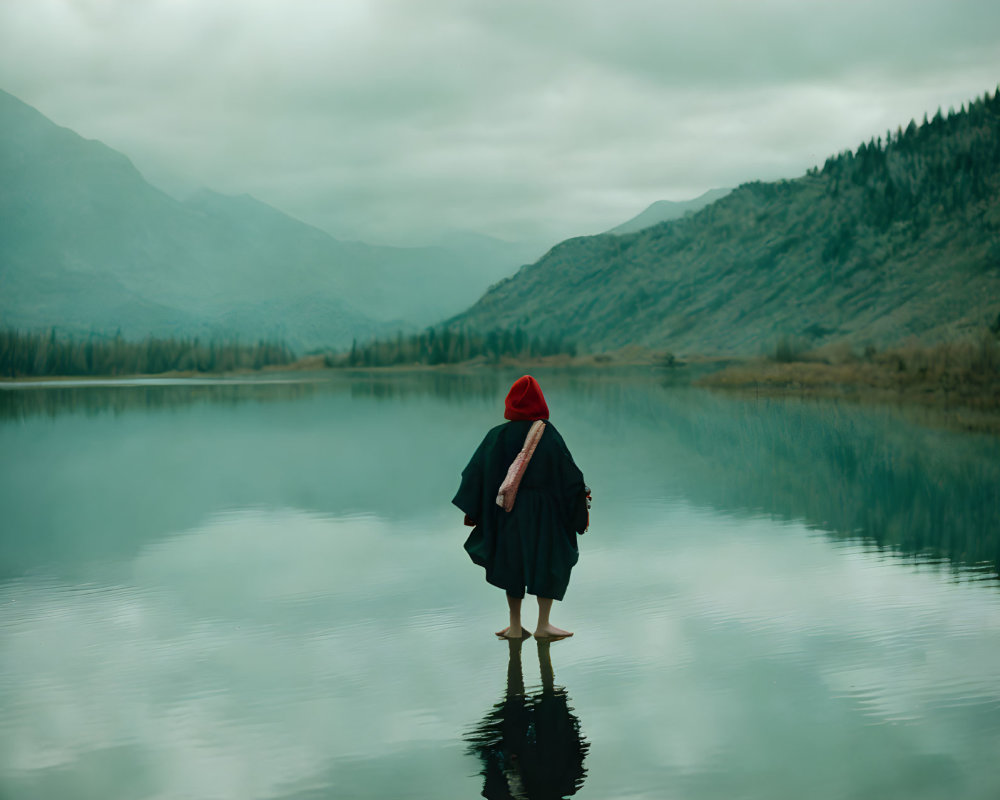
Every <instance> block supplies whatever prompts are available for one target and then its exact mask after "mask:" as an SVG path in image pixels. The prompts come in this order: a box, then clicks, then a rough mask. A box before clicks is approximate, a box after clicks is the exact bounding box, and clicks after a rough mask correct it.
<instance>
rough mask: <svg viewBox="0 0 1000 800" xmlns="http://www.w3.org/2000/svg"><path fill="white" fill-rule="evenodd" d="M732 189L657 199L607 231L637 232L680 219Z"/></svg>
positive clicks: (619, 232) (723, 195)
mask: <svg viewBox="0 0 1000 800" xmlns="http://www.w3.org/2000/svg"><path fill="white" fill-rule="evenodd" d="M731 191H732V189H709V190H708V191H707V192H705V193H704V194H700V195H698V196H697V197H695V198H694V199H693V200H680V201H675V200H657V201H656V202H655V203H653V204H652V205H650V206H649V207H648V208H646V210H645V211H643V212H642V213H641V214H638V215H636V216H634V217H632V219H630V220H628V221H627V222H623V223H622V224H621V225H616V226H615V227H614V228H611V230H608V231H605V233H618V234H622V233H635V232H636V231H641V230H643V229H644V228H650V227H652V226H653V225H658V224H660V223H661V222H668V221H670V220H673V219H680V218H681V217H683V216H684V215H685V214H693V213H694V212H695V211H700V210H701V209H703V208H704V207H705V206H707V205H710V204H711V203H714V202H715V201H716V200H719V199H721V198H723V197H725V196H726V195H727V194H729V193H730V192H731Z"/></svg>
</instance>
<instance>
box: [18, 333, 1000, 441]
mask: <svg viewBox="0 0 1000 800" xmlns="http://www.w3.org/2000/svg"><path fill="white" fill-rule="evenodd" d="M692 363H700V364H702V365H703V366H705V365H707V366H708V369H707V373H706V370H705V369H699V370H698V373H699V374H698V375H697V376H695V375H692V380H693V382H694V383H695V384H697V385H700V386H704V387H707V388H712V389H719V390H737V391H748V390H749V391H753V392H755V393H757V394H759V393H761V392H763V393H767V394H797V395H822V396H855V397H864V396H868V397H873V398H880V399H890V398H891V399H897V400H900V399H901V400H904V401H913V402H917V403H920V404H924V405H936V406H946V407H947V406H954V407H966V408H970V409H975V410H977V411H979V412H983V413H987V414H991V415H998V416H1000V319H998V320H997V322H996V323H995V324H994V325H993V326H992V327H991V328H990V329H984V330H983V331H981V332H980V334H979V335H977V336H973V337H969V338H966V339H963V340H959V341H953V342H946V343H940V344H935V345H921V344H919V343H917V342H911V343H908V344H905V345H900V346H896V347H890V348H887V349H883V350H876V349H875V348H873V347H867V348H865V349H863V350H861V351H858V350H856V349H854V348H852V347H851V346H850V345H849V344H847V343H840V344H832V345H827V346H825V347H822V348H819V349H813V350H810V349H807V348H806V347H804V346H802V345H801V344H799V343H797V342H796V341H795V340H794V339H790V338H787V337H785V338H782V339H779V340H778V342H777V344H776V345H775V347H774V348H773V350H772V351H771V352H770V353H768V354H767V355H765V356H761V357H757V358H728V359H725V360H722V359H718V360H717V363H718V368H712V366H711V360H710V359H698V358H693V357H690V358H686V359H685V360H683V361H681V360H678V359H677V358H676V357H675V356H674V355H673V354H672V353H670V352H667V351H654V350H649V349H646V348H640V347H631V348H624V349H623V350H620V351H617V352H615V353H597V354H586V353H580V352H579V351H578V348H577V346H576V345H575V343H573V342H570V341H567V340H564V339H562V338H559V337H554V336H553V337H549V338H547V339H542V338H540V337H537V336H528V335H527V334H526V333H525V332H524V331H523V330H521V329H520V328H515V329H514V330H508V331H503V330H494V331H490V332H488V333H486V334H476V333H470V332H468V331H461V330H460V331H455V330H449V329H447V328H445V329H427V330H425V331H422V332H420V333H415V334H410V335H404V334H402V333H399V334H397V335H396V336H394V337H391V338H386V339H373V340H371V341H369V342H367V343H365V344H358V343H357V342H354V343H353V345H352V347H351V348H350V350H345V351H341V352H328V353H314V354H311V355H307V356H304V357H298V356H297V355H296V354H295V353H294V352H293V351H292V350H291V349H290V348H289V347H287V346H286V345H284V344H283V343H280V342H267V341H260V342H256V343H252V344H250V343H240V342H238V341H235V340H219V341H216V340H209V341H202V340H200V339H198V338H182V339H172V338H152V337H150V338H146V339H143V340H141V341H128V340H126V339H124V338H123V337H122V336H120V335H117V336H114V337H111V338H107V337H105V338H98V337H97V336H89V337H87V338H73V337H64V336H60V335H59V334H58V333H57V332H56V331H55V330H51V331H49V332H47V333H24V332H19V331H14V330H10V329H7V330H2V329H0V378H2V379H7V380H17V379H26V378H27V379H30V378H61V377H126V376H136V375H163V374H201V375H211V374H226V373H233V372H245V371H253V370H264V369H283V370H290V371H291V370H296V369H303V370H304V369H309V370H317V369H382V368H386V369H411V368H414V367H446V366H470V365H481V366H513V365H535V364H537V365H546V364H549V365H557V366H576V367H580V368H600V367H607V366H624V365H637V366H644V367H646V368H649V369H661V368H662V369H667V368H670V369H675V370H676V369H677V368H679V367H684V366H685V365H688V364H692ZM997 429H998V430H1000V425H998V426H997Z"/></svg>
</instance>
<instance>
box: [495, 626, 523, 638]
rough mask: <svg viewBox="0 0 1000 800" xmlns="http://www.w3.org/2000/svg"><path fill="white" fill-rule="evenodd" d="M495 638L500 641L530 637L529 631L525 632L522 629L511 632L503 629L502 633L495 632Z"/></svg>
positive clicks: (508, 629)
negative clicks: (497, 637)
mask: <svg viewBox="0 0 1000 800" xmlns="http://www.w3.org/2000/svg"><path fill="white" fill-rule="evenodd" d="M497 636H499V637H500V638H501V639H527V638H528V637H529V636H531V631H526V630H525V629H524V628H517V629H516V630H514V631H511V629H510V628H509V627H507V628H504V629H503V630H502V631H497Z"/></svg>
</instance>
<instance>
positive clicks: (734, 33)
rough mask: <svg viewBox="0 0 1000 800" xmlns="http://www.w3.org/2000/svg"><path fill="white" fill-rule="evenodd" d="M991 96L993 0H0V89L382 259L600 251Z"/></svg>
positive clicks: (999, 57)
mask: <svg viewBox="0 0 1000 800" xmlns="http://www.w3.org/2000/svg"><path fill="white" fill-rule="evenodd" d="M998 81H1000V2H997V0H882V2H878V3H873V2H871V0H864V1H863V2H855V1H854V0H835V1H833V2H826V1H825V0H824V1H822V2H821V1H819V0H754V2H750V1H749V0H698V2H665V0H653V1H651V2H632V1H631V0H603V1H600V2H599V1H597V0H566V1H565V2H563V1H562V0H469V1H468V2H464V1H462V0H395V1H394V0H357V1H355V0H273V1H272V2H260V1H258V2H253V1H252V0H0V88H3V89H5V90H6V91H8V92H10V93H12V94H14V95H16V96H17V97H19V98H20V99H22V100H24V101H25V102H27V103H29V104H31V105H33V106H35V107H36V108H38V109H39V110H40V111H41V112H42V113H44V114H45V115H47V116H48V117H50V118H51V119H53V120H54V121H55V122H57V123H59V124H60V125H65V126H67V127H69V128H72V129H74V130H76V131H77V132H78V133H80V134H81V135H83V136H86V137H88V138H95V139H100V140H101V141H103V142H105V143H106V144H108V145H110V146H112V147H114V148H116V149H118V150H121V151H122V152H124V153H125V154H126V155H128V156H129V157H130V158H131V159H132V160H133V162H134V163H135V164H136V166H137V167H138V168H139V169H140V170H141V171H142V172H143V174H144V175H145V176H146V177H147V178H148V179H149V180H150V181H151V182H153V183H154V184H156V185H157V186H160V187H161V188H164V189H166V190H168V191H170V192H171V193H173V194H175V195H178V196H184V195H185V194H186V193H190V192H191V191H193V190H195V189H197V188H199V187H201V186H206V187H209V188H212V189H215V190H217V191H221V192H225V193H229V194H238V193H242V192H249V193H250V194H252V195H254V196H255V197H258V198H259V199H261V200H264V201H266V202H268V203H271V204H272V205H275V206H277V207H279V208H281V209H282V210H285V211H287V212H289V213H291V214H293V215H295V216H297V217H299V218H301V219H304V220H306V221H308V222H311V223H313V224H316V225H318V226H320V227H322V228H324V229H326V230H328V231H330V232H331V233H333V234H334V235H335V236H339V237H341V238H357V239H362V240H367V241H372V242H377V243H382V242H396V243H402V242H409V241H413V240H415V239H417V238H421V237H425V236H432V235H434V234H436V233H438V232H441V231H444V230H448V229H459V230H473V231H478V232H482V233H487V234H491V235H495V236H500V237H503V238H507V239H513V240H522V241H524V240H531V241H538V242H541V243H552V242H555V241H558V240H560V239H563V238H566V237H568V236H574V235H579V234H584V233H595V232H598V231H601V230H604V229H607V228H609V227H611V226H613V225H616V224H618V223H620V222H623V221H624V220H626V219H628V218H629V217H631V216H634V215H635V214H636V213H638V212H639V211H641V210H642V209H643V208H645V206H647V205H648V204H649V203H651V202H653V201H655V200H660V199H672V200H683V199H688V198H691V197H694V196H696V195H698V194H700V193H702V192H704V191H705V190H707V189H710V188H714V187H719V186H736V185H738V184H739V183H741V182H744V181H747V180H754V179H764V180H770V179H775V178H781V177H795V176H798V175H801V174H802V173H803V172H805V170H806V169H807V168H809V167H810V166H812V165H815V164H822V162H823V160H824V159H825V158H826V156H827V155H829V154H831V153H833V152H836V151H839V150H842V149H845V148H847V147H854V146H856V145H857V144H858V143H859V142H860V141H861V140H862V139H867V138H868V137H870V136H872V135H878V134H884V132H885V130H886V128H888V127H892V128H893V129H895V127H896V125H898V124H900V123H903V124H904V125H905V123H906V122H907V121H908V120H909V119H910V118H911V117H916V118H917V119H918V121H919V119H920V117H922V115H923V114H924V112H925V111H929V112H931V113H933V112H934V110H935V109H937V108H938V106H942V107H943V108H944V109H945V111H947V109H948V107H949V106H954V107H956V108H958V107H959V106H960V105H961V103H962V102H964V101H967V100H969V99H970V98H972V97H975V96H981V95H982V94H983V92H985V91H987V90H993V89H994V88H995V87H996V85H997V83H998Z"/></svg>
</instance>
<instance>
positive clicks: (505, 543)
mask: <svg viewBox="0 0 1000 800" xmlns="http://www.w3.org/2000/svg"><path fill="white" fill-rule="evenodd" d="M504 417H505V418H506V419H507V420H509V421H508V422H506V423H504V424H502V425H498V426H497V427H495V428H493V429H492V430H490V431H489V432H488V433H487V434H486V437H485V438H484V439H483V441H482V443H481V444H480V445H479V447H478V448H477V449H476V452H475V453H474V454H473V456H472V459H471V460H470V461H469V464H468V466H466V468H465V469H464V470H463V471H462V482H461V486H460V487H459V489H458V493H457V494H456V495H455V498H454V499H453V500H452V503H454V504H455V505H456V506H458V508H459V509H460V510H462V511H463V512H465V523H466V524H467V525H471V526H473V529H472V533H471V534H469V538H468V539H467V540H466V542H465V549H466V551H467V552H468V554H469V557H470V558H471V559H472V561H473V563H475V564H478V565H479V566H481V567H484V568H485V569H486V580H487V582H489V583H491V584H492V585H493V586H497V587H499V588H501V589H503V590H504V591H505V592H506V593H507V607H508V611H509V613H510V622H509V625H508V626H507V627H506V628H504V629H503V630H501V631H497V636H500V637H502V638H505V639H521V638H524V637H525V636H528V635H530V634H529V633H528V632H527V631H526V630H525V629H524V628H523V627H522V625H521V601H522V600H523V599H524V595H525V592H527V593H528V594H533V595H535V596H536V597H537V598H538V624H537V626H536V628H535V636H536V637H538V638H539V639H562V638H564V637H566V636H572V635H573V634H572V633H571V632H570V631H566V630H563V629H562V628H557V627H556V626H555V625H553V624H552V623H551V622H550V621H549V614H550V612H551V610H552V601H553V600H562V599H563V596H564V595H565V594H566V587H567V586H568V585H569V576H570V571H571V570H572V569H573V566H574V565H575V564H576V562H577V559H578V558H579V549H578V548H577V543H576V537H577V534H581V533H583V532H584V531H586V530H587V526H588V523H589V514H588V510H587V509H588V501H589V494H590V493H589V490H588V489H587V487H586V485H585V483H584V480H583V473H582V472H581V471H580V469H579V468H578V467H577V466H576V464H575V463H574V462H573V457H572V456H571V455H570V452H569V449H568V448H567V447H566V443H565V442H564V441H563V438H562V436H560V435H559V432H558V431H557V430H556V428H555V426H554V425H553V424H552V423H551V422H548V419H549V407H548V405H547V404H546V402H545V397H544V395H542V389H541V387H540V386H539V385H538V381H536V380H535V379H534V378H533V377H531V376H530V375H525V376H523V377H521V378H518V379H517V381H515V382H514V385H513V386H511V388H510V391H509V392H508V393H507V399H506V402H505V410H504ZM538 421H541V425H540V426H537V427H536V428H535V430H534V431H532V427H533V424H534V423H536V422H538ZM529 432H532V441H533V440H535V438H536V437H537V436H538V434H539V433H540V434H541V436H540V438H537V444H536V445H535V447H534V450H533V452H531V453H530V455H528V456H527V458H528V459H530V460H528V461H527V466H526V467H524V466H523V461H524V460H525V459H524V455H523V454H522V455H521V457H520V458H521V460H520V461H519V462H518V464H514V462H515V459H517V458H518V457H519V454H521V453H522V450H523V449H524V450H527V449H530V445H529V446H528V447H526V440H527V439H528V434H529ZM512 465H513V467H512ZM519 465H522V466H521V467H520V468H519ZM515 471H517V472H518V474H517V477H516V478H515V480H514V486H513V492H515V493H516V494H513V495H512V494H510V491H509V488H508V487H509V486H510V477H509V476H508V472H510V473H512V474H513V473H514V472H515ZM505 479H506V480H507V482H506V483H505ZM518 479H519V480H520V482H519V483H518V482H517V480H518ZM501 484H503V486H504V489H505V491H506V492H507V497H506V501H507V502H506V504H504V497H503V496H502V495H501V496H500V497H498V494H499V493H500V490H501ZM511 502H512V505H511ZM498 503H499V504H500V505H498ZM508 506H509V510H508V508H507V507H508Z"/></svg>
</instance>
